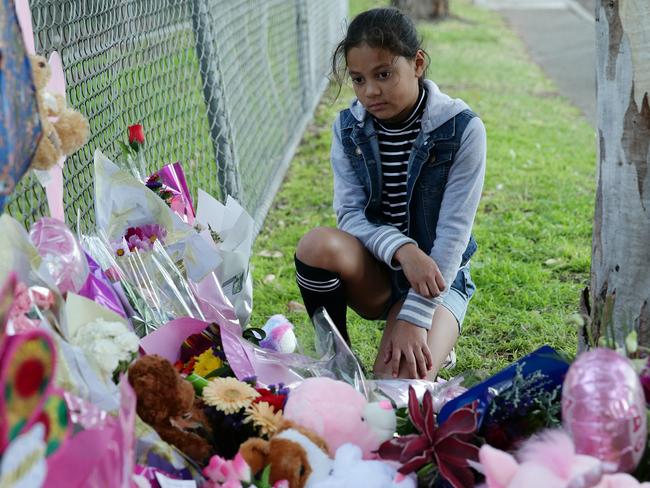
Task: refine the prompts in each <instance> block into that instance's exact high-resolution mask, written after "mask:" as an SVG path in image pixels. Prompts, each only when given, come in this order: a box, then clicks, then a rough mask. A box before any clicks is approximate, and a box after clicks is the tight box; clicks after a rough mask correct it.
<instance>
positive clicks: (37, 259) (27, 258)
mask: <svg viewBox="0 0 650 488" xmlns="http://www.w3.org/2000/svg"><path fill="white" fill-rule="evenodd" d="M40 263H41V256H40V255H39V254H38V250H37V249H36V248H35V247H34V245H33V244H32V242H31V241H30V240H29V235H28V234H27V232H26V231H25V229H24V227H23V226H22V224H20V223H19V222H18V221H17V220H16V219H14V218H13V217H10V216H9V215H8V214H2V215H0V280H2V281H4V280H6V279H7V277H8V276H9V273H11V272H12V271H13V272H15V273H16V275H17V278H18V280H19V281H22V282H23V283H30V282H31V279H32V277H33V271H32V270H33V269H38V267H39V266H40Z"/></svg>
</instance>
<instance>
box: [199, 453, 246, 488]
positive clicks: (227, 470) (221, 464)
mask: <svg viewBox="0 0 650 488" xmlns="http://www.w3.org/2000/svg"><path fill="white" fill-rule="evenodd" d="M203 474H204V475H205V476H206V477H207V478H209V479H210V480H211V481H214V482H216V483H224V482H227V481H228V482H229V481H237V482H239V481H246V482H250V480H251V468H250V466H249V465H248V464H246V461H245V460H244V457H243V456H242V455H241V454H240V453H237V455H236V456H235V458H234V459H233V460H230V461H228V460H226V459H224V458H222V457H221V456H216V455H215V456H212V458H211V459H210V463H209V464H208V465H207V466H206V467H205V469H204V470H203ZM223 486H226V485H223ZM228 486H231V485H228ZM235 486H237V487H239V486H241V483H240V484H238V485H232V487H235Z"/></svg>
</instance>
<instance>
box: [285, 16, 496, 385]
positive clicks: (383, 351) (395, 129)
mask: <svg viewBox="0 0 650 488" xmlns="http://www.w3.org/2000/svg"><path fill="white" fill-rule="evenodd" d="M332 66H333V71H334V74H335V76H336V77H337V79H338V81H339V83H341V80H342V78H343V76H344V75H345V74H347V75H349V76H350V79H351V80H352V83H353V87H354V91H355V94H356V99H355V100H354V101H353V102H352V103H351V105H350V107H349V108H348V109H346V110H343V111H342V112H340V113H339V115H338V117H337V118H336V120H335V122H334V127H333V137H332V149H331V163H332V168H333V172H334V209H335V211H336V216H337V228H336V229H333V228H323V227H319V228H316V229H313V230H311V231H310V232H309V233H307V234H306V235H305V236H303V237H302V239H301V240H300V242H299V243H298V247H297V250H296V256H295V264H296V280H297V283H298V286H299V288H300V292H301V294H302V297H303V301H304V303H305V307H306V308H307V312H308V313H309V315H310V316H312V315H313V313H314V311H315V310H316V309H317V308H318V307H320V306H324V307H325V308H326V310H327V311H328V313H329V315H330V316H331V317H332V319H333V321H334V323H335V325H336V326H337V328H338V329H339V330H340V332H341V334H342V335H343V337H344V338H345V339H346V340H347V341H348V342H349V336H348V332H347V328H346V311H347V306H350V307H352V309H354V310H355V311H356V312H357V313H358V314H359V315H361V316H362V317H364V318H367V319H373V320H380V319H381V320H386V327H385V330H384V334H383V337H382V340H381V344H380V346H379V351H378V353H377V359H376V360H375V365H374V373H375V375H376V376H378V377H390V376H392V377H400V378H429V379H434V378H435V377H436V375H437V373H438V371H439V369H440V368H441V367H443V366H447V365H449V364H450V363H451V365H453V363H454V362H455V355H454V349H453V348H454V345H455V343H456V340H457V339H458V335H459V333H460V329H461V325H462V322H463V318H464V316H465V313H466V311H467V306H468V303H469V301H470V299H471V297H472V295H473V293H474V290H475V286H474V283H473V282H472V279H471V276H470V271H469V261H470V258H471V257H472V255H473V254H474V252H475V251H476V248H477V246H476V242H475V241H474V238H473V237H472V234H471V231H472V225H473V222H474V216H475V214H476V209H477V207H478V203H479V199H480V196H481V190H482V186H483V179H484V175H485V157H486V134H485V128H484V126H483V123H482V122H481V119H480V118H479V117H478V116H477V115H476V114H475V113H473V112H472V111H471V110H470V109H469V107H468V106H467V105H466V104H465V102H463V101H462V100H459V99H452V98H450V97H449V96H447V95H445V94H444V93H442V92H441V91H440V90H439V89H438V87H437V86H436V84H435V83H433V82H432V81H430V80H427V79H425V71H426V66H427V55H426V53H425V52H424V51H423V49H422V48H421V40H420V39H419V37H418V35H417V31H416V29H415V26H414V24H413V22H412V21H411V20H410V19H409V18H408V17H407V16H406V15H405V14H403V13H401V12H400V11H399V10H396V9H392V8H379V9H373V10H369V11H367V12H364V13H362V14H360V15H358V16H357V17H356V18H355V19H354V20H353V21H352V22H351V23H350V25H349V27H348V30H347V34H346V36H345V39H343V41H341V43H340V44H339V45H338V47H337V48H336V51H335V53H334V57H333V60H332Z"/></svg>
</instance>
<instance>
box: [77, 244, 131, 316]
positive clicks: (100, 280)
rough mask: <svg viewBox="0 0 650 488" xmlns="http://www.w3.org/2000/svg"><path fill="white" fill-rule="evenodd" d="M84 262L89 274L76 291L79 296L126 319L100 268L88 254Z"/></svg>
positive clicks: (116, 295)
mask: <svg viewBox="0 0 650 488" xmlns="http://www.w3.org/2000/svg"><path fill="white" fill-rule="evenodd" d="M86 260H87V261H88V270H89V273H88V278H87V279H86V282H85V283H84V284H83V286H82V287H81V288H80V289H79V291H78V293H79V295H81V296H83V297H86V298H89V299H90V300H93V301H94V302H97V303H99V304H100V305H102V306H103V307H105V308H107V309H109V310H112V311H113V312H115V313H116V314H118V315H120V316H121V317H124V318H127V315H126V312H125V311H124V307H123V305H122V302H121V300H120V298H119V296H118V294H117V292H116V291H115V289H114V288H113V285H112V284H111V282H110V280H109V279H108V277H107V276H106V274H105V273H104V271H103V270H102V268H101V266H99V264H97V262H96V261H95V260H94V259H93V258H92V257H90V255H89V254H86Z"/></svg>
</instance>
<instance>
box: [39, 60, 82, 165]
mask: <svg viewBox="0 0 650 488" xmlns="http://www.w3.org/2000/svg"><path fill="white" fill-rule="evenodd" d="M30 61H31V65H32V77H33V80H34V86H35V88H36V102H37V105H38V112H39V115H40V119H41V126H42V128H43V136H42V137H41V140H40V142H39V144H38V147H37V148H36V153H35V155H34V158H33V159H32V164H31V167H32V168H35V169H40V170H47V169H50V168H51V167H52V166H54V165H55V164H56V162H57V161H58V160H59V159H60V158H61V157H62V156H69V155H71V154H72V153H74V152H75V151H76V150H78V149H79V148H80V147H81V146H83V145H84V144H85V143H86V141H87V140H88V133H89V131H90V129H89V126H88V121H87V120H86V118H85V117H84V116H83V115H81V113H79V112H77V111H76V110H73V109H71V108H69V107H67V106H66V102H65V98H63V96H62V95H58V94H57V95H55V94H52V93H49V92H47V91H45V87H46V86H47V83H48V81H49V79H50V76H51V75H52V71H51V69H50V65H49V64H48V63H47V60H46V59H45V58H44V57H43V56H34V55H32V56H30ZM50 117H56V118H57V119H56V121H55V122H51V121H50Z"/></svg>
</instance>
